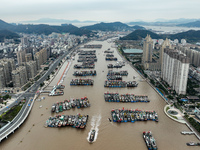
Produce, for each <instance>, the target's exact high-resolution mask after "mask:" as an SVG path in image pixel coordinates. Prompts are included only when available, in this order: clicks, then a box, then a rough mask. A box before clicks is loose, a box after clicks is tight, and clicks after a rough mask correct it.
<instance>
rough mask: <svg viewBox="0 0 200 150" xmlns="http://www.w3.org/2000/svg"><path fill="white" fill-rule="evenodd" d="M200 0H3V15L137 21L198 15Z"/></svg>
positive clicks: (18, 18)
mask: <svg viewBox="0 0 200 150" xmlns="http://www.w3.org/2000/svg"><path fill="white" fill-rule="evenodd" d="M199 6H200V1H199V0H182V1H180V0H168V1H161V0H109V1H108V0H34V1H33V0H17V1H16V0H3V1H2V2H1V5H0V18H1V19H5V20H8V21H9V22H14V21H23V20H32V19H39V18H42V17H48V18H52V17H54V18H60V19H73V20H74V19H79V20H98V21H109V20H110V21H114V20H119V21H128V20H129V21H133V20H134V19H143V20H154V19H156V18H166V19H170V18H172V19H175V18H184V17H185V18H198V17H199V14H200V9H199V8H198V7H199Z"/></svg>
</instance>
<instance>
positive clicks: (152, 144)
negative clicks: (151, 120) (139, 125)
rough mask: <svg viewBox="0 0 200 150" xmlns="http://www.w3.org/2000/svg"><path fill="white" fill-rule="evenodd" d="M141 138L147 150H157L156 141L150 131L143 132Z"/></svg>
mask: <svg viewBox="0 0 200 150" xmlns="http://www.w3.org/2000/svg"><path fill="white" fill-rule="evenodd" d="M143 138H144V141H145V143H146V145H147V148H148V150H157V149H158V148H157V145H156V140H155V139H154V137H153V136H152V133H151V131H148V132H145V131H144V132H143Z"/></svg>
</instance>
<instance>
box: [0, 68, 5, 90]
mask: <svg viewBox="0 0 200 150" xmlns="http://www.w3.org/2000/svg"><path fill="white" fill-rule="evenodd" d="M4 87H6V81H5V75H4V69H3V67H0V88H1V89H2V88H4Z"/></svg>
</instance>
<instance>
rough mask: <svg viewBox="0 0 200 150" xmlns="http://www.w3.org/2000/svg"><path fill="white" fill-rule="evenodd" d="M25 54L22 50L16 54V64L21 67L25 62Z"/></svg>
mask: <svg viewBox="0 0 200 150" xmlns="http://www.w3.org/2000/svg"><path fill="white" fill-rule="evenodd" d="M25 54H26V52H25V51H24V50H21V51H18V52H17V62H18V64H19V66H21V65H22V64H23V62H25Z"/></svg>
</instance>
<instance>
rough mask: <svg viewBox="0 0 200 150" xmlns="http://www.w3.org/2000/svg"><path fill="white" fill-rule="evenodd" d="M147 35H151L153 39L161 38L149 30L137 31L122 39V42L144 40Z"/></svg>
mask: <svg viewBox="0 0 200 150" xmlns="http://www.w3.org/2000/svg"><path fill="white" fill-rule="evenodd" d="M147 34H149V35H150V36H151V38H153V39H159V38H161V37H160V36H159V35H158V34H156V33H153V32H151V31H149V30H135V31H133V32H132V33H130V34H128V35H127V36H125V37H122V38H120V40H142V38H145V37H146V36H147Z"/></svg>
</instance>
